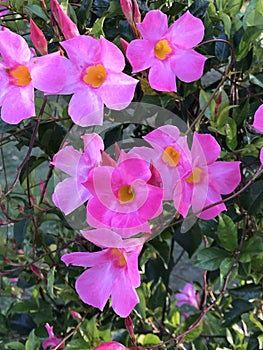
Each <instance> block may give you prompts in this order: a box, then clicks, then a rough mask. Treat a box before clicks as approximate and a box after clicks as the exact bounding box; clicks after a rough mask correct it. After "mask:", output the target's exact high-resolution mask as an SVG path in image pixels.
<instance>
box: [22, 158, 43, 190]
mask: <svg viewBox="0 0 263 350" xmlns="http://www.w3.org/2000/svg"><path fill="white" fill-rule="evenodd" d="M46 161H47V157H44V156H40V157H38V158H37V157H35V156H31V157H30V158H29V161H28V162H27V163H26V164H25V166H24V167H23V168H22V171H21V174H20V176H19V181H20V183H21V184H22V182H23V181H25V179H26V178H27V176H28V174H30V173H31V172H32V171H33V170H34V169H36V168H37V167H38V166H39V165H40V164H42V163H44V162H46Z"/></svg>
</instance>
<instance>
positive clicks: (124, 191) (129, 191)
mask: <svg viewBox="0 0 263 350" xmlns="http://www.w3.org/2000/svg"><path fill="white" fill-rule="evenodd" d="M118 197H119V201H120V203H121V204H126V203H132V202H133V201H134V200H135V192H134V190H133V188H132V186H130V185H126V186H122V187H121V188H119V190H118Z"/></svg>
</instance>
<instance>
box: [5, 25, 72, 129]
mask: <svg viewBox="0 0 263 350" xmlns="http://www.w3.org/2000/svg"><path fill="white" fill-rule="evenodd" d="M61 59H62V57H60V55H59V53H54V54H51V55H46V56H43V57H32V52H31V50H30V48H29V47H28V45H27V43H26V41H25V40H24V39H23V38H22V37H21V36H20V35H18V34H16V33H13V32H11V31H10V30H9V29H7V28H3V27H0V82H1V84H0V106H2V109H1V118H2V119H3V120H4V121H5V122H7V123H9V124H17V123H19V122H20V121H21V120H23V119H27V118H30V117H32V116H35V114H36V112H35V105H34V88H37V86H36V85H37V84H36V80H37V76H38V73H39V72H40V71H42V73H43V75H45V68H46V66H48V67H49V68H50V69H51V71H57V72H59V74H60V76H61V79H60V80H59V79H57V77H54V76H52V75H46V76H45V78H44V79H42V83H41V87H42V89H43V90H42V89H40V90H42V91H45V92H47V93H48V92H49V88H50V86H52V88H53V89H54V88H55V89H56V90H58V91H59V90H60V89H61V87H62V86H63V84H64V79H63V76H64V75H65V74H66V73H65V72H66V71H67V67H65V66H63V67H61ZM65 60H66V59H65ZM18 104H19V108H17V106H18Z"/></svg>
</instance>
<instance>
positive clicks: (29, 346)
mask: <svg viewBox="0 0 263 350" xmlns="http://www.w3.org/2000/svg"><path fill="white" fill-rule="evenodd" d="M39 348H40V341H39V339H38V338H37V337H36V335H35V330H34V329H33V330H32V331H31V332H30V334H29V337H28V340H27V341H26V346H25V350H38V349H39Z"/></svg>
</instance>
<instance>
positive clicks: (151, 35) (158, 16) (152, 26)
mask: <svg viewBox="0 0 263 350" xmlns="http://www.w3.org/2000/svg"><path fill="white" fill-rule="evenodd" d="M137 27H138V29H139V31H140V32H141V35H142V37H143V39H147V40H151V41H155V42H157V41H158V40H159V39H161V38H162V36H163V35H164V34H165V33H166V32H167V30H168V20H167V16H166V15H165V14H164V13H163V12H161V11H160V10H152V11H149V12H148V13H146V15H145V17H144V20H143V22H142V23H137Z"/></svg>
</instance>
